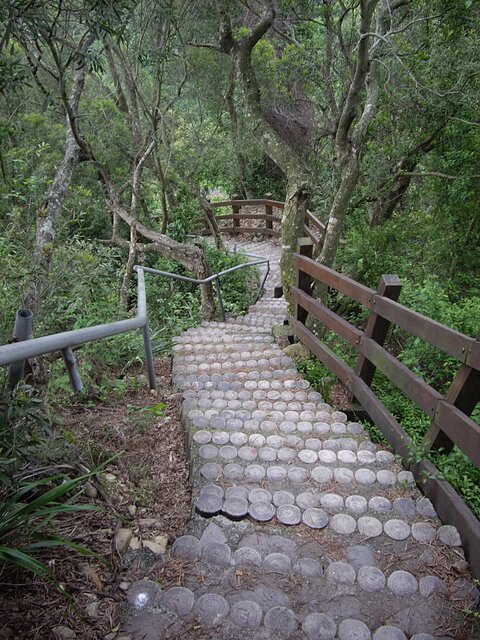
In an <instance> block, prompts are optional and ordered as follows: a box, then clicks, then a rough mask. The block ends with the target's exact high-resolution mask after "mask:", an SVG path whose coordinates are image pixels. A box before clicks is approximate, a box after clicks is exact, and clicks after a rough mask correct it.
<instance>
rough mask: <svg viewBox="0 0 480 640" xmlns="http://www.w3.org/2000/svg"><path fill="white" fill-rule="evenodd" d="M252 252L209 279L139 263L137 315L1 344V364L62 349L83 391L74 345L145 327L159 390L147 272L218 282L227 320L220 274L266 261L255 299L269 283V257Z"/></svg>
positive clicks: (152, 386) (147, 350) (151, 368)
mask: <svg viewBox="0 0 480 640" xmlns="http://www.w3.org/2000/svg"><path fill="white" fill-rule="evenodd" d="M248 255H249V257H254V258H256V260H255V261H254V262H245V263H242V264H240V265H236V266H234V267H230V269H225V270H224V271H220V272H218V273H215V274H213V275H211V276H209V277H208V278H205V279H204V280H197V279H195V278H189V277H188V276H181V275H179V274H176V273H171V272H168V271H159V270H158V269H151V268H149V267H143V266H141V265H136V266H135V267H134V269H135V271H136V273H137V312H136V315H135V317H134V318H128V319H127V320H117V321H115V322H109V323H106V324H98V325H95V326H93V327H85V328H83V329H74V330H72V331H63V332H61V333H53V334H51V335H48V336H42V337H40V338H32V339H30V340H23V341H21V342H14V343H12V344H5V345H1V346H0V366H7V365H12V364H19V363H24V362H25V360H28V359H29V358H36V357H38V356H42V355H45V354H47V353H52V352H54V351H61V352H62V355H63V358H64V361H65V365H66V367H67V370H68V373H69V376H70V382H71V384H72V387H73V389H74V390H75V391H81V390H82V388H83V384H82V381H81V379H80V376H79V374H78V371H77V368H76V361H75V357H74V355H73V351H72V348H73V347H77V346H80V345H83V344H85V343H86V342H94V341H96V340H103V339H105V338H109V337H111V336H115V335H118V334H120V333H126V332H127V331H133V330H135V329H140V328H141V329H142V331H143V342H144V348H145V360H146V364H147V371H148V381H149V386H150V389H155V388H156V381H155V368H154V362H153V352H152V344H151V340H150V331H149V328H148V312H147V298H146V293H145V272H147V273H153V274H154V275H160V276H164V277H167V278H172V279H174V280H181V281H184V282H191V283H193V284H198V285H201V284H207V283H208V282H212V281H215V285H216V289H217V296H218V302H219V306H220V312H221V316H222V320H223V321H225V309H224V306H223V299H222V294H221V284H220V277H221V276H223V275H227V274H228V273H232V272H234V271H237V270H238V269H243V268H245V267H252V266H256V265H259V264H262V263H263V264H264V263H266V264H267V271H266V274H265V276H264V278H263V280H262V283H261V284H260V287H259V289H258V291H257V295H256V298H255V302H256V301H257V300H258V298H259V297H260V294H261V292H262V290H263V287H264V285H265V281H266V279H267V277H268V274H269V271H270V262H269V260H268V258H263V257H262V256H255V255H254V254H248ZM18 313H19V312H17V314H18ZM18 370H19V371H23V365H22V366H21V367H18ZM17 382H18V379H17Z"/></svg>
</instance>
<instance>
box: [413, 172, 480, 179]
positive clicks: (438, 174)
mask: <svg viewBox="0 0 480 640" xmlns="http://www.w3.org/2000/svg"><path fill="white" fill-rule="evenodd" d="M400 175H402V176H411V177H412V178H444V179H445V180H477V179H478V178H480V173H475V174H473V175H470V176H452V175H450V174H448V173H441V172H440V171H422V172H416V171H405V172H402V173H401V174H400Z"/></svg>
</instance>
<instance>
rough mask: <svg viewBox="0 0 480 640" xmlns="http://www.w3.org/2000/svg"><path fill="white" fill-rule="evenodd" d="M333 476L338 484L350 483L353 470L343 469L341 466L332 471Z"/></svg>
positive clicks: (352, 477)
mask: <svg viewBox="0 0 480 640" xmlns="http://www.w3.org/2000/svg"><path fill="white" fill-rule="evenodd" d="M333 477H334V478H335V480H336V482H339V483H340V484H350V483H352V482H353V479H354V475H353V471H351V470H350V469H344V468H343V467H339V468H338V469H335V471H334V472H333Z"/></svg>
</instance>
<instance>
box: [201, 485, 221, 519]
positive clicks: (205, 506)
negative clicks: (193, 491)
mask: <svg viewBox="0 0 480 640" xmlns="http://www.w3.org/2000/svg"><path fill="white" fill-rule="evenodd" d="M222 505H223V500H222V498H220V497H219V496H217V495H215V494H213V493H208V492H204V491H202V493H201V494H200V495H199V496H198V498H197V500H196V501H195V508H196V510H197V511H198V513H200V515H202V516H205V517H211V516H215V515H217V514H218V513H220V511H221V510H222Z"/></svg>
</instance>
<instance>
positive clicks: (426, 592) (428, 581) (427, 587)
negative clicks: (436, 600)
mask: <svg viewBox="0 0 480 640" xmlns="http://www.w3.org/2000/svg"><path fill="white" fill-rule="evenodd" d="M419 590H420V595H421V596H423V597H424V598H430V596H432V595H433V594H434V593H443V594H444V593H447V587H446V585H445V582H444V581H443V580H441V579H440V578H438V577H437V576H424V577H423V578H420V582H419Z"/></svg>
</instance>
